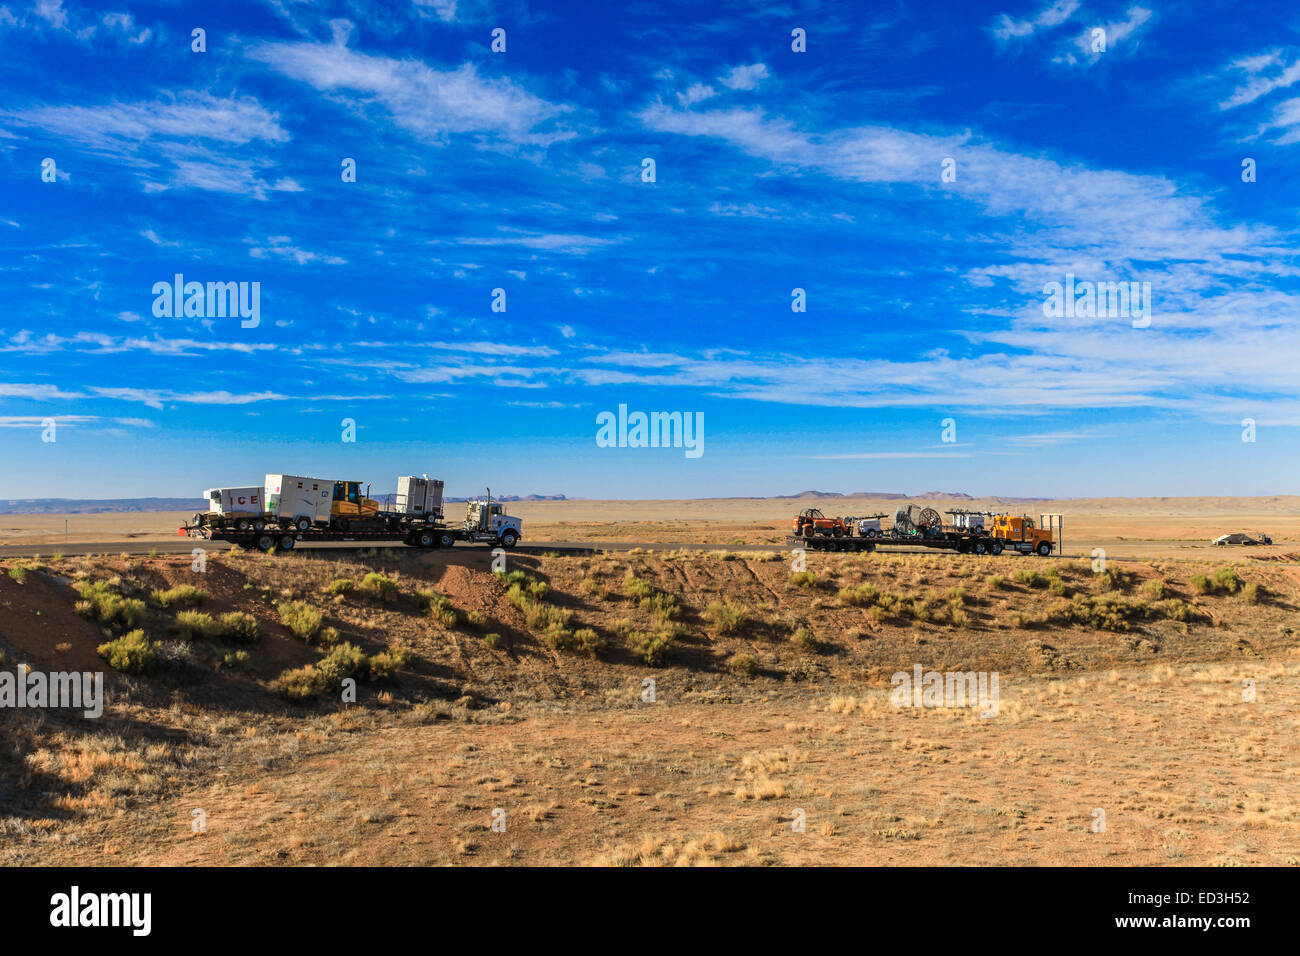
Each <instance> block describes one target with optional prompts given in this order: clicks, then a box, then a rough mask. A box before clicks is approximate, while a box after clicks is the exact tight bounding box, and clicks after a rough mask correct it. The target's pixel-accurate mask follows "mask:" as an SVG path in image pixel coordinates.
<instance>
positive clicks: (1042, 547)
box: [1034, 541, 1052, 558]
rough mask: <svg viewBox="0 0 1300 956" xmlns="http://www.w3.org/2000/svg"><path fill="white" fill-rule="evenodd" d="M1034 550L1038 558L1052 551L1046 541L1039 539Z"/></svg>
mask: <svg viewBox="0 0 1300 956" xmlns="http://www.w3.org/2000/svg"><path fill="white" fill-rule="evenodd" d="M1034 550H1035V551H1037V552H1038V556H1039V557H1040V558H1045V557H1047V556H1048V555H1049V554H1051V553H1052V546H1051V545H1050V544H1049V543H1048V542H1046V541H1040V542H1038V546H1037V547H1036V548H1034Z"/></svg>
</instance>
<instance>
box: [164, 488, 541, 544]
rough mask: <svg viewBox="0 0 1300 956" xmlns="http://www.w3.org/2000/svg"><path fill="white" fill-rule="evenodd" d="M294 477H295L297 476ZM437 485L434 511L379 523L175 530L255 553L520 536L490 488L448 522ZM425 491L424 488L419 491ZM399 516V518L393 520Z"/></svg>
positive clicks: (199, 524) (207, 525)
mask: <svg viewBox="0 0 1300 956" xmlns="http://www.w3.org/2000/svg"><path fill="white" fill-rule="evenodd" d="M295 480H296V479H295ZM437 484H438V488H437V498H438V510H437V512H436V517H435V514H434V513H432V512H428V513H425V514H423V515H421V516H420V517H419V518H418V519H416V520H410V517H409V516H408V515H398V514H393V515H388V514H386V513H384V512H379V513H378V519H379V520H378V523H376V522H375V521H374V520H373V519H374V518H375V515H373V514H372V515H370V516H369V517H370V518H371V519H372V520H370V521H364V522H363V521H357V520H355V519H354V520H352V521H350V522H348V523H345V524H343V526H342V527H340V526H339V523H338V522H332V523H331V524H316V523H312V522H307V521H297V522H295V523H294V524H293V525H291V526H289V527H282V526H276V525H274V524H272V523H271V522H269V521H266V522H259V524H260V527H254V526H252V525H251V523H225V522H213V521H210V520H198V517H197V516H196V520H195V521H194V523H193V524H188V525H183V526H181V527H180V528H178V529H177V531H176V534H177V535H178V536H179V537H190V538H200V539H203V540H207V541H229V542H230V543H232V544H237V545H239V546H240V547H243V548H248V549H249V550H252V549H257V550H258V551H273V550H279V551H292V550H293V549H294V548H296V547H297V546H298V545H299V544H313V543H318V542H326V541H356V542H366V541H372V542H375V543H379V542H389V543H392V542H398V541H400V542H401V543H402V544H405V545H408V546H410V547H412V548H450V547H454V546H455V544H456V542H458V541H466V542H470V543H472V544H490V545H494V546H497V547H502V548H506V549H509V548H513V547H514V546H515V545H516V544H518V543H519V539H520V538H521V537H523V521H522V520H521V519H519V518H516V517H513V516H511V515H508V514H506V513H505V509H504V508H503V506H502V504H501V502H499V501H493V500H492V492H491V490H490V489H489V490H488V496H487V499H486V500H482V499H475V500H472V501H470V502H469V503H468V507H467V508H466V513H465V521H464V523H463V524H462V525H460V526H450V527H449V526H446V525H443V524H442V523H441V521H440V520H438V519H440V518H441V517H442V482H441V481H439V482H438V483H437ZM421 494H423V491H421ZM398 518H401V519H403V520H401V521H400V522H399V521H398V520H397V519H398Z"/></svg>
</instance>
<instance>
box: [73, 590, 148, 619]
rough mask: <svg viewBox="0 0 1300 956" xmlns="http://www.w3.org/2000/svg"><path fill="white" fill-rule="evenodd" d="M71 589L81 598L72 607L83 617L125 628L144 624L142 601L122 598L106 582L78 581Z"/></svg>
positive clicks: (143, 605)
mask: <svg viewBox="0 0 1300 956" xmlns="http://www.w3.org/2000/svg"><path fill="white" fill-rule="evenodd" d="M73 587H74V588H76V591H77V593H78V594H80V595H81V597H82V598H83V600H81V601H78V602H77V603H76V605H74V607H75V609H76V611H77V613H78V614H81V615H82V616H83V617H88V618H91V619H92V620H97V621H99V622H100V623H101V624H121V625H122V626H123V627H126V628H133V627H136V626H138V625H140V624H142V623H144V618H145V610H146V609H145V604H144V601H141V600H139V599H137V598H126V597H122V596H121V595H120V594H118V593H116V592H115V591H113V589H112V588H111V587H110V586H109V584H108V582H107V581H78V582H77V583H76V584H75V585H73Z"/></svg>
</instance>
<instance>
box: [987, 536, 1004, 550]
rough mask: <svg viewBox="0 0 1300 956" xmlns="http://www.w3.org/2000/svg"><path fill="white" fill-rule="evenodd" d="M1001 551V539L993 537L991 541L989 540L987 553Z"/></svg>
mask: <svg viewBox="0 0 1300 956" xmlns="http://www.w3.org/2000/svg"><path fill="white" fill-rule="evenodd" d="M1001 553H1002V541H1001V539H999V538H994V539H993V540H992V541H990V542H989V554H1001Z"/></svg>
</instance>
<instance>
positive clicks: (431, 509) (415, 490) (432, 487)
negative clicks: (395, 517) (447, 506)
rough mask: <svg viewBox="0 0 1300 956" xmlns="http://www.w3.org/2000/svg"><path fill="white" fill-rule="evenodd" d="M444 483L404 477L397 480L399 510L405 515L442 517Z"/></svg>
mask: <svg viewBox="0 0 1300 956" xmlns="http://www.w3.org/2000/svg"><path fill="white" fill-rule="evenodd" d="M442 485H443V483H442V481H441V480H439V479H437V478H430V477H428V476H427V475H426V476H425V477H423V478H416V477H415V476H414V475H404V476H403V477H401V478H398V479H397V502H396V504H397V510H398V511H399V512H401V513H402V514H404V515H427V516H430V517H433V518H441V517H442Z"/></svg>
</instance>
